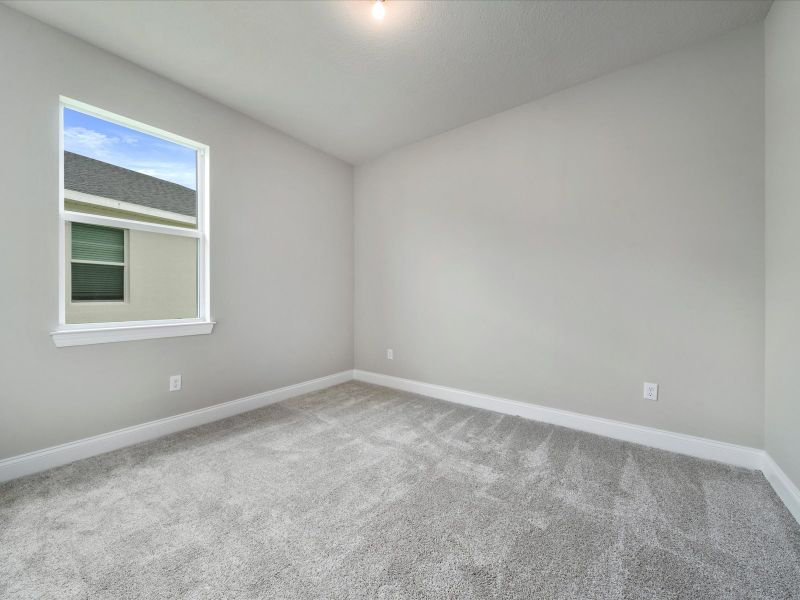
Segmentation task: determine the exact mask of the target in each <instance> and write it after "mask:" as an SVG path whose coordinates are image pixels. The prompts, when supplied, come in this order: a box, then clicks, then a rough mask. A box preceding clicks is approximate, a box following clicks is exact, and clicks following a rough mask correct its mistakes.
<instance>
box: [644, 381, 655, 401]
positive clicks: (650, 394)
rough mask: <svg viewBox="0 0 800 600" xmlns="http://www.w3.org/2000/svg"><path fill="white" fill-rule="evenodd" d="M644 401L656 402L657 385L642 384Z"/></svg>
mask: <svg viewBox="0 0 800 600" xmlns="http://www.w3.org/2000/svg"><path fill="white" fill-rule="evenodd" d="M644 399H645V400H658V384H657V383H645V384H644Z"/></svg>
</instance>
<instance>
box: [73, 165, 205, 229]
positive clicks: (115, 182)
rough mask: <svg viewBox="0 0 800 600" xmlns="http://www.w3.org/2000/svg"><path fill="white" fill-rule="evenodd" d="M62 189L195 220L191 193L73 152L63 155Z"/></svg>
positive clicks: (176, 185) (179, 187)
mask: <svg viewBox="0 0 800 600" xmlns="http://www.w3.org/2000/svg"><path fill="white" fill-rule="evenodd" d="M64 189H65V190H74V191H76V192H83V193H84V194H91V195H93V196H101V197H103V198H111V199H112V200H121V201H122V202H130V203H131V204H138V205H140V206H147V207H149V208H157V209H159V210H166V211H169V212H173V213H178V214H181V215H187V216H190V217H194V216H197V192H195V191H194V190H192V189H189V188H187V187H184V186H182V185H178V184H177V183H172V182H171V181H164V180H163V179H158V178H156V177H151V176H150V175H144V174H143V173H137V172H136V171H130V170H129V169H123V168H122V167H118V166H116V165H111V164H109V163H105V162H102V161H99V160H95V159H94V158H89V157H87V156H82V155H80V154H75V153H74V152H64Z"/></svg>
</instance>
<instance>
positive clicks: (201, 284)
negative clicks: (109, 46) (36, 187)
mask: <svg viewBox="0 0 800 600" xmlns="http://www.w3.org/2000/svg"><path fill="white" fill-rule="evenodd" d="M60 110H61V145H62V151H61V200H60V211H59V215H60V231H61V242H60V247H61V255H62V259H61V260H60V265H61V267H60V284H59V290H60V293H59V326H58V328H57V329H56V331H54V332H53V334H52V335H53V340H54V341H55V343H56V345H58V346H72V345H80V344H93V343H103V342H113V341H125V340H136V339H146V338H153V337H173V336H181V335H195V334H199V333H210V332H211V330H212V328H213V322H212V321H211V319H210V307H209V285H208V284H209V279H208V249H209V244H208V182H207V174H208V156H209V153H208V148H207V146H205V145H203V144H199V143H197V142H193V141H191V140H188V139H186V138H182V137H180V136H177V135H174V134H171V133H168V132H166V131H162V130H159V129H156V128H154V127H151V126H148V125H145V124H142V123H138V122H135V121H132V120H131V119H128V118H125V117H120V116H118V115H114V114H112V113H109V112H106V111H103V110H100V109H97V108H94V107H91V106H89V105H86V104H83V103H80V102H77V101H74V100H69V99H66V98H62V99H61V107H60Z"/></svg>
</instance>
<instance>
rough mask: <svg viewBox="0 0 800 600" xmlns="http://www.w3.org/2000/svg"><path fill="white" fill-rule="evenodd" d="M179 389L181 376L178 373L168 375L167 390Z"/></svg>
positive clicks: (175, 390)
mask: <svg viewBox="0 0 800 600" xmlns="http://www.w3.org/2000/svg"><path fill="white" fill-rule="evenodd" d="M180 389H181V376H180V375H170V378H169V391H170V392H178V391H180Z"/></svg>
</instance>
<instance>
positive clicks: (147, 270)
mask: <svg viewBox="0 0 800 600" xmlns="http://www.w3.org/2000/svg"><path fill="white" fill-rule="evenodd" d="M74 225H75V224H74V223H73V226H74ZM127 243H128V254H127V266H128V271H127V275H124V277H127V281H124V280H123V275H122V273H123V268H122V267H117V268H118V269H119V271H117V274H116V277H117V278H116V279H115V281H116V285H117V286H118V287H117V290H118V291H117V296H116V298H113V299H116V300H121V299H122V297H123V291H125V290H123V287H122V286H123V284H126V286H127V293H126V294H124V296H125V297H124V300H125V301H124V302H108V303H101V304H97V303H93V302H68V303H67V307H66V322H67V323H106V322H118V321H150V320H160V319H188V318H196V317H197V314H198V310H197V294H198V291H197V248H198V243H197V239H195V238H192V237H184V236H179V235H168V234H162V233H153V232H149V231H141V230H138V229H129V230H128V242H127ZM76 266H80V267H83V266H90V267H93V266H105V265H83V264H81V263H73V271H72V273H73V281H72V290H73V300H78V299H89V298H85V297H84V298H78V297H76V295H75V291H76V279H79V278H80V277H81V276H82V274H83V273H78V274H76V272H75V270H74V267H76ZM95 272H96V271H95ZM95 283H96V282H95ZM80 285H81V284H80V282H79V286H80ZM78 289H81V288H80V287H79V288H78ZM92 299H100V298H92ZM103 299H105V300H108V299H111V298H103Z"/></svg>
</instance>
